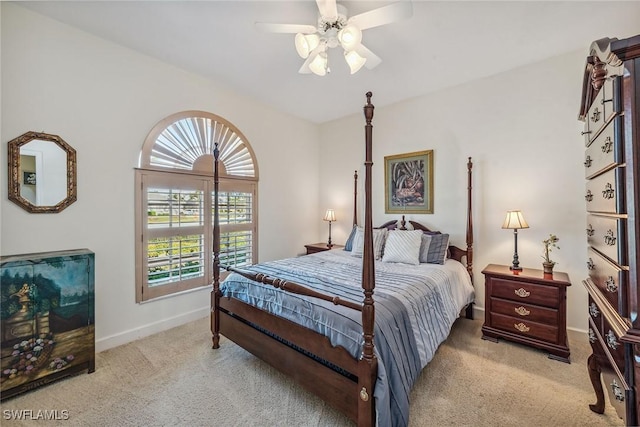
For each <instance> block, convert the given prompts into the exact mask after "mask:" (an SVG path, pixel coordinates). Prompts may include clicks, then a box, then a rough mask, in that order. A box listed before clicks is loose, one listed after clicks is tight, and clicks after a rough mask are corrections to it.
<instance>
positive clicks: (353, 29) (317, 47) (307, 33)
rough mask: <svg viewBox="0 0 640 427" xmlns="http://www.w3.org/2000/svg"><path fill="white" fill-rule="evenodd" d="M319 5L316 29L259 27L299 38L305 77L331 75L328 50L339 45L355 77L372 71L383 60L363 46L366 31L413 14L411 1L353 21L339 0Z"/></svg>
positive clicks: (319, 0)
mask: <svg viewBox="0 0 640 427" xmlns="http://www.w3.org/2000/svg"><path fill="white" fill-rule="evenodd" d="M316 3H317V5H318V10H319V12H320V15H319V16H318V23H317V25H315V26H314V25H304V24H269V23H264V22H256V24H255V25H256V28H257V29H259V30H261V31H264V32H268V33H291V34H295V35H296V36H295V46H296V51H297V52H298V55H300V57H302V58H303V59H305V62H304V63H303V64H302V67H300V70H298V72H299V73H301V74H308V73H314V74H317V75H319V76H324V75H326V74H327V73H328V72H330V71H331V70H330V69H329V61H328V58H327V50H328V49H329V48H334V47H338V46H341V47H342V48H343V49H344V58H345V61H346V62H347V64H348V65H349V69H350V70H351V74H354V73H356V72H358V70H360V68H362V67H363V66H365V67H367V68H368V69H373V68H375V67H377V66H378V65H379V64H380V63H381V62H382V59H380V57H379V56H377V55H376V54H375V53H373V52H371V51H370V50H369V49H367V48H366V47H365V46H364V45H363V44H362V30H366V29H368V28H373V27H379V26H381V25H385V24H390V23H392V22H396V21H399V20H402V19H405V18H409V17H411V15H412V14H413V7H412V5H411V2H410V1H401V2H398V3H392V4H390V5H387V6H383V7H379V8H377V9H373V10H370V11H368V12H364V13H361V14H359V15H355V16H352V17H350V18H347V16H348V15H347V8H346V7H344V6H343V5H341V4H337V3H336V0H316Z"/></svg>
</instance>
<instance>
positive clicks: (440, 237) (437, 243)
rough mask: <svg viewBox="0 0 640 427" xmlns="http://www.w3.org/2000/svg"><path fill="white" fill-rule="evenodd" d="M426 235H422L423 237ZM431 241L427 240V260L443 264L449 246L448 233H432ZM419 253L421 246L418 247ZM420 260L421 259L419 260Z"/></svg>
mask: <svg viewBox="0 0 640 427" xmlns="http://www.w3.org/2000/svg"><path fill="white" fill-rule="evenodd" d="M426 236H427V235H424V236H423V241H424V238H425V237H426ZM428 237H431V242H429V249H428V251H427V262H428V263H430V264H444V261H445V260H446V259H447V249H448V248H449V235H448V234H433V235H430V236H428ZM420 249H421V252H420V255H421V256H422V254H423V252H422V247H421V248H420ZM420 261H422V259H421V260H420Z"/></svg>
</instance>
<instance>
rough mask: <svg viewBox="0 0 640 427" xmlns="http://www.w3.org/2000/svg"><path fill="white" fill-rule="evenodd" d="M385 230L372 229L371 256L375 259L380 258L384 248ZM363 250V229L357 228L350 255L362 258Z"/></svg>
mask: <svg viewBox="0 0 640 427" xmlns="http://www.w3.org/2000/svg"><path fill="white" fill-rule="evenodd" d="M387 231H388V230H387V229H386V228H374V229H373V256H374V258H375V259H380V258H382V249H383V248H384V241H385V239H386V237H387ZM363 248H364V229H363V228H362V227H358V229H357V230H356V235H355V237H354V238H353V247H352V249H351V255H352V256H357V257H360V258H362V251H363Z"/></svg>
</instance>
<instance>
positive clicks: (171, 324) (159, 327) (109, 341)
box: [96, 306, 211, 353]
mask: <svg viewBox="0 0 640 427" xmlns="http://www.w3.org/2000/svg"><path fill="white" fill-rule="evenodd" d="M210 312H211V309H210V307H209V306H206V307H203V308H199V309H197V310H193V311H190V312H188V313H183V314H180V315H178V316H174V317H170V318H168V319H162V320H160V321H158V322H154V323H149V324H148V325H144V326H141V327H138V328H135V329H130V330H128V331H124V332H120V333H118V334H114V335H111V336H108V337H104V338H101V339H99V340H96V352H97V353H98V352H101V351H104V350H108V349H110V348H113V347H117V346H119V345H123V344H127V343H130V342H131V341H135V340H137V339H140V338H144V337H147V336H149V335H153V334H156V333H158V332H162V331H166V330H167V329H171V328H175V327H176V326H180V325H184V324H185V323H189V322H193V321H195V320H198V319H202V318H203V317H207V316H208V315H209V313H210Z"/></svg>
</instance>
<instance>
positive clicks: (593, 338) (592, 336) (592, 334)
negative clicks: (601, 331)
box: [589, 328, 598, 344]
mask: <svg viewBox="0 0 640 427" xmlns="http://www.w3.org/2000/svg"><path fill="white" fill-rule="evenodd" d="M596 341H598V338H597V337H596V333H595V332H593V329H591V328H589V342H590V343H591V344H593V343H594V342H596Z"/></svg>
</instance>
